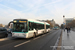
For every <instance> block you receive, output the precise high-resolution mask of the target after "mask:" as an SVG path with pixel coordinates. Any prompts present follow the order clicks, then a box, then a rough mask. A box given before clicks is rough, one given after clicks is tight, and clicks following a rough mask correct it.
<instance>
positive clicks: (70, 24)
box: [67, 20, 75, 28]
mask: <svg viewBox="0 0 75 50" xmlns="http://www.w3.org/2000/svg"><path fill="white" fill-rule="evenodd" d="M67 26H69V27H71V28H73V27H75V20H73V21H72V22H70V23H68V24H67Z"/></svg>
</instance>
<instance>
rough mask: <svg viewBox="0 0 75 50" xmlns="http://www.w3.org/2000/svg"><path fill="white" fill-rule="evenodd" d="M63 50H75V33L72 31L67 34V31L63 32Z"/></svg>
mask: <svg viewBox="0 0 75 50" xmlns="http://www.w3.org/2000/svg"><path fill="white" fill-rule="evenodd" d="M61 50H75V32H74V31H70V33H69V34H67V31H66V30H65V32H64V31H62V47H61Z"/></svg>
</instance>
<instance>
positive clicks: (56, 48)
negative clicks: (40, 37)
mask: <svg viewBox="0 0 75 50" xmlns="http://www.w3.org/2000/svg"><path fill="white" fill-rule="evenodd" d="M61 35H62V31H61V34H60V36H59V37H58V38H57V41H56V43H55V45H54V47H53V50H58V44H59V41H60V37H61Z"/></svg>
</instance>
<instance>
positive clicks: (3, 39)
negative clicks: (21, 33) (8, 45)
mask: <svg viewBox="0 0 75 50" xmlns="http://www.w3.org/2000/svg"><path fill="white" fill-rule="evenodd" d="M8 39H9V38H2V39H0V42H1V41H5V40H8Z"/></svg>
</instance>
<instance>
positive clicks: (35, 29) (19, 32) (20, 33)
mask: <svg viewBox="0 0 75 50" xmlns="http://www.w3.org/2000/svg"><path fill="white" fill-rule="evenodd" d="M12 23H13V28H12V37H19V38H30V37H35V36H37V35H39V34H43V33H46V32H49V31H50V24H48V23H46V22H40V21H37V20H31V19H14V20H13V21H12Z"/></svg>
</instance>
